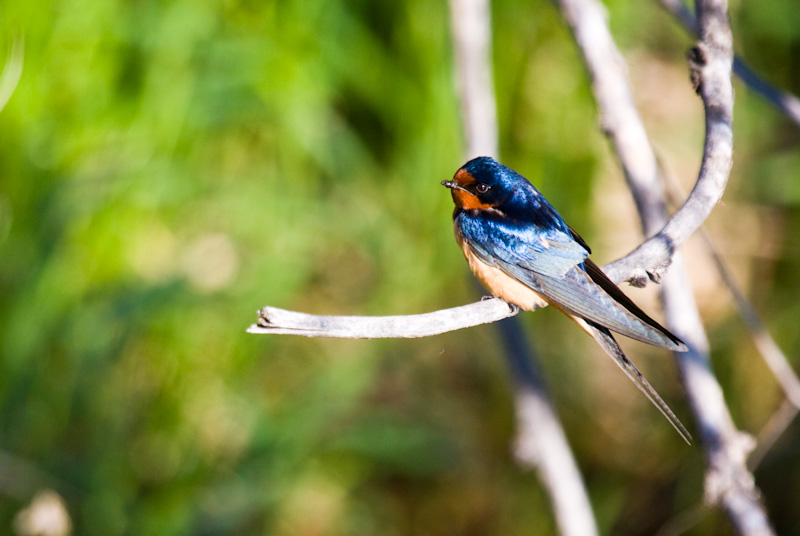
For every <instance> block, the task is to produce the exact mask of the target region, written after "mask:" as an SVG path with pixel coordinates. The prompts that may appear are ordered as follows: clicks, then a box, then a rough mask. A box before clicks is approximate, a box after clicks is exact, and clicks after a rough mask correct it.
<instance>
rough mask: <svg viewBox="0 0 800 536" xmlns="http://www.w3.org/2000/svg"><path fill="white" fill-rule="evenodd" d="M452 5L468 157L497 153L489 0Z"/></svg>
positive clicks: (459, 1)
mask: <svg viewBox="0 0 800 536" xmlns="http://www.w3.org/2000/svg"><path fill="white" fill-rule="evenodd" d="M449 4H450V27H451V33H452V36H453V45H454V47H455V55H456V75H457V79H458V93H459V95H460V96H461V99H460V100H461V121H462V123H463V131H464V134H465V137H466V141H467V158H474V157H476V156H496V155H497V152H498V151H497V107H496V106H495V98H494V83H493V82H492V62H491V56H490V52H491V46H490V45H491V11H490V9H489V0H450V2H449Z"/></svg>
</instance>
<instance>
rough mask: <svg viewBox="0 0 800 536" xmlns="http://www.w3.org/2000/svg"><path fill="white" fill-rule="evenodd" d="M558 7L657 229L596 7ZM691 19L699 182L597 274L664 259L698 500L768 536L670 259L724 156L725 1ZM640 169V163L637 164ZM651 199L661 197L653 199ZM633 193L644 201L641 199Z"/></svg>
mask: <svg viewBox="0 0 800 536" xmlns="http://www.w3.org/2000/svg"><path fill="white" fill-rule="evenodd" d="M558 3H559V5H560V6H562V9H563V11H564V16H565V17H566V18H567V20H568V22H569V24H570V27H571V28H572V31H573V33H574V34H575V37H576V41H577V42H578V45H579V46H580V48H581V52H582V54H583V55H584V58H585V61H586V64H587V68H588V70H589V73H590V76H591V77H592V87H593V90H594V91H595V95H596V98H597V102H598V106H599V107H600V111H601V112H600V113H601V117H602V118H603V119H602V124H603V127H604V129H605V130H606V131H607V133H608V135H609V138H610V139H611V141H612V143H613V144H614V148H615V150H616V152H617V155H618V158H619V159H620V162H621V163H622V165H623V166H624V168H625V176H626V178H627V179H628V182H629V184H631V191H632V193H633V195H634V198H635V199H636V204H637V207H638V208H639V210H640V216H641V219H642V227H643V228H644V229H645V230H649V229H654V228H658V227H659V226H661V225H662V223H663V221H664V192H663V188H661V187H658V188H655V189H653V188H652V181H653V180H654V177H655V178H657V177H658V171H657V166H654V165H653V162H654V161H655V158H654V156H653V151H652V149H651V148H650V145H649V142H648V141H647V138H646V137H643V138H642V139H640V140H638V142H636V143H634V142H631V141H630V140H629V138H628V135H632V134H631V133H636V132H640V133H643V132H644V129H643V127H641V121H640V119H639V117H638V113H637V112H636V110H635V107H634V105H633V100H632V99H631V98H630V91H629V90H627V80H626V78H625V73H624V70H623V69H622V68H621V67H620V65H619V53H618V52H617V51H616V46H615V45H614V43H613V39H612V38H611V34H610V31H609V30H608V26H607V24H606V20H605V17H604V13H603V11H602V8H601V6H600V5H599V4H598V3H597V2H596V1H595V0H559V1H558ZM698 13H699V17H698V21H699V24H698V29H699V32H698V33H699V35H700V38H701V41H700V42H699V43H698V45H697V47H695V48H694V49H693V50H692V54H691V56H690V59H691V62H692V79H693V81H694V83H695V85H696V89H697V91H698V93H699V94H700V96H701V97H702V99H703V104H704V107H705V112H706V140H705V147H704V154H703V163H702V166H701V169H700V173H699V176H698V180H697V182H696V184H695V186H694V189H693V190H692V193H691V194H690V195H689V198H688V199H687V200H686V202H685V203H684V204H683V206H682V207H681V208H680V209H679V210H678V211H677V212H676V213H675V214H674V215H673V217H672V218H671V219H670V220H668V221H667V223H666V225H664V227H663V228H662V229H661V230H660V231H659V232H658V233H657V234H656V235H655V236H654V237H653V238H651V239H649V240H647V241H646V242H644V243H643V244H642V245H641V246H640V247H639V248H637V249H636V250H634V252H633V253H631V254H630V255H629V256H627V257H626V258H624V259H621V260H620V261H617V262H616V263H612V265H611V266H609V267H607V268H606V270H607V272H608V273H609V275H610V276H611V277H612V279H615V280H617V281H621V280H624V279H629V280H631V279H632V280H633V282H635V283H646V280H647V278H648V277H649V278H650V279H654V280H658V279H659V278H660V277H661V274H662V273H663V271H664V269H665V268H666V267H667V265H668V264H669V262H670V259H672V262H673V264H674V266H673V269H672V270H670V271H669V272H668V273H667V274H666V277H665V278H664V287H663V290H662V300H663V302H664V312H665V316H666V320H667V326H668V327H669V329H670V330H671V331H673V332H674V333H675V334H677V335H678V336H679V337H681V338H682V339H683V340H684V341H685V342H686V343H687V346H688V347H689V351H688V352H686V353H684V354H676V357H677V362H678V365H679V369H680V372H681V378H682V380H683V384H684V387H685V390H686V394H687V396H688V398H689V401H690V404H691V407H692V410H693V413H694V415H695V419H696V422H697V424H698V427H699V429H700V434H701V437H702V446H703V449H704V452H705V455H706V461H707V468H708V469H707V473H706V485H705V488H706V499H707V501H709V502H710V503H711V504H716V505H719V506H720V507H722V508H723V509H724V510H725V512H726V513H727V514H728V517H729V519H730V520H731V523H732V524H733V526H734V527H735V529H736V530H737V531H738V532H739V533H740V534H743V535H748V536H750V535H767V534H772V529H771V528H770V526H769V522H768V520H767V517H766V514H765V512H764V510H763V507H762V506H761V504H760V502H759V499H758V490H757V488H756V487H755V484H754V481H753V476H752V474H751V473H750V472H749V471H748V470H747V468H746V466H745V460H746V457H747V454H748V452H749V451H750V450H751V449H752V445H753V441H752V438H750V436H747V435H746V434H742V433H740V432H738V431H737V430H736V428H735V426H734V425H733V421H732V419H731V417H730V414H729V412H728V409H727V406H726V405H725V400H724V397H723V394H722V389H721V387H720V385H719V383H718V382H717V380H716V378H715V377H714V375H713V372H712V371H711V367H710V364H709V361H708V341H707V339H706V335H705V332H704V330H703V326H702V323H701V321H700V317H699V313H698V311H697V305H696V303H695V301H694V297H693V296H692V294H691V291H690V286H689V283H688V281H687V279H686V275H685V273H684V270H683V269H682V263H681V261H680V257H679V256H677V255H675V251H676V249H677V248H678V246H680V245H681V244H682V243H683V242H684V241H685V240H686V239H687V238H688V236H689V235H690V234H691V233H692V232H694V231H695V230H696V229H697V228H698V227H699V226H700V225H701V224H702V222H703V221H704V220H705V218H706V217H707V216H708V214H709V213H710V212H711V210H712V208H713V207H714V206H715V205H716V203H717V202H718V201H719V199H720V197H721V196H722V193H723V191H724V189H725V185H726V183H727V179H728V174H729V172H730V168H731V161H732V153H733V130H732V121H733V89H732V86H731V80H730V78H731V64H732V58H733V39H732V36H731V31H730V25H729V24H728V19H727V2H726V1H725V0H708V1H703V0H699V1H698ZM607 78H615V79H614V80H608V79H607ZM622 88H624V89H622ZM642 162H644V163H645V164H646V165H640V164H641V163H642ZM653 168H655V171H654V169H653ZM653 193H654V194H655V195H656V196H658V197H660V199H659V198H654V197H652V194H653ZM640 195H645V196H646V197H644V198H642V199H640V198H639V196H640Z"/></svg>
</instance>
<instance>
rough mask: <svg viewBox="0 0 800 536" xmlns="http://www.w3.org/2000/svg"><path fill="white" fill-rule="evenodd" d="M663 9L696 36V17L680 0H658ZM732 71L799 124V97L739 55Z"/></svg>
mask: <svg viewBox="0 0 800 536" xmlns="http://www.w3.org/2000/svg"><path fill="white" fill-rule="evenodd" d="M658 2H659V3H660V4H661V6H662V7H664V9H666V10H667V11H669V12H670V13H672V15H674V16H675V18H677V19H678V20H679V21H681V24H682V25H683V27H684V28H685V29H686V31H688V32H689V33H691V34H692V35H693V36H695V37H696V36H697V18H696V17H695V16H694V13H692V12H691V10H690V9H689V8H688V7H687V6H686V4H684V3H683V2H682V1H681V0H658ZM733 72H734V73H735V74H736V76H738V77H739V78H740V79H741V80H742V82H744V83H745V84H746V85H747V86H748V87H750V88H751V89H753V91H755V92H756V93H758V94H760V95H761V96H762V97H764V98H765V99H766V100H767V102H769V103H770V104H772V105H773V106H774V107H775V108H777V109H778V110H780V111H781V112H783V113H784V114H785V115H786V117H788V118H789V119H791V120H792V121H794V122H795V123H797V124H798V125H800V99H798V98H797V97H796V96H794V95H792V94H791V93H788V92H786V91H781V90H779V89H776V88H774V87H773V86H772V85H770V84H769V82H767V81H766V80H764V79H763V78H761V77H760V76H759V75H758V74H756V73H755V71H753V70H752V69H751V68H750V67H749V66H748V65H747V64H746V63H745V61H744V60H743V59H742V58H740V57H739V56H734V57H733Z"/></svg>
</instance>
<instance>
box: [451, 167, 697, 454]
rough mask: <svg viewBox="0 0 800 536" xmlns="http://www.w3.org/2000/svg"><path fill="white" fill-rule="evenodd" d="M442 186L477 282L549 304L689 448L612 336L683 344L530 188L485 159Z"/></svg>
mask: <svg viewBox="0 0 800 536" xmlns="http://www.w3.org/2000/svg"><path fill="white" fill-rule="evenodd" d="M442 185H444V186H446V187H448V188H450V191H451V194H452V196H453V202H454V203H455V206H456V207H455V210H454V211H453V227H454V231H455V235H456V241H457V242H458V244H459V246H461V249H462V251H463V252H464V256H465V257H466V258H467V262H469V267H470V268H471V269H472V272H473V273H474V274H475V276H476V277H477V278H478V279H479V280H480V281H481V283H483V285H484V286H485V287H486V288H487V289H488V290H489V291H490V292H491V293H492V294H493V295H494V296H496V297H498V298H501V299H502V300H504V301H506V302H509V303H512V304H514V305H516V306H518V307H520V308H521V309H523V310H527V311H530V310H532V309H536V308H539V307H543V306H545V305H552V306H553V307H555V308H557V309H559V310H561V311H562V312H563V313H565V314H566V315H567V316H569V317H570V318H572V319H573V320H574V321H575V322H577V323H578V325H579V326H581V327H582V328H583V329H584V330H585V331H586V332H587V333H588V334H589V335H591V336H592V337H593V338H594V339H595V341H597V342H598V343H599V344H600V346H601V347H602V348H603V350H605V351H606V353H608V355H610V356H611V358H612V359H613V360H614V361H615V362H616V363H617V365H619V367H620V368H621V369H622V370H623V371H624V372H625V374H626V375H627V376H628V377H629V378H630V379H631V381H633V382H634V383H635V384H636V386H637V387H638V388H639V389H640V390H641V391H642V392H643V393H644V394H645V396H647V398H648V399H649V400H650V402H652V403H653V405H655V406H656V407H657V408H658V409H659V411H661V413H662V414H663V415H664V417H666V418H667V420H668V421H669V422H670V424H672V426H673V427H674V428H675V430H677V432H678V433H679V434H680V435H681V437H683V439H684V440H685V441H686V442H687V443H690V441H691V435H690V434H689V432H688V431H687V430H686V428H685V427H684V426H683V424H681V422H680V421H679V420H678V418H677V417H676V416H675V414H674V413H673V412H672V410H671V409H670V408H669V406H667V404H666V402H664V400H662V398H661V397H660V396H659V395H658V393H657V392H656V391H655V389H653V387H652V386H651V385H650V383H649V382H648V381H647V380H646V379H645V377H644V376H643V375H642V373H641V372H639V369H637V368H636V365H634V364H633V362H632V361H631V360H630V359H628V357H627V356H626V355H625V354H624V353H623V352H622V349H621V348H620V347H619V344H617V341H616V340H614V337H613V336H612V334H611V332H612V331H614V332H616V333H619V334H621V335H625V336H626V337H630V338H632V339H636V340H637V341H642V342H645V343H648V344H652V345H655V346H661V347H664V348H668V349H670V350H673V351H676V352H685V351H686V350H687V348H686V345H685V344H684V343H683V341H681V340H680V339H679V338H678V337H676V336H675V335H673V334H672V333H670V332H669V331H667V329H666V328H664V327H662V326H661V325H660V324H659V323H658V322H656V321H655V320H653V319H652V318H650V317H649V316H647V315H646V314H645V313H644V311H642V310H641V309H639V307H637V306H636V304H634V303H633V302H632V301H631V300H630V298H628V297H627V296H626V295H625V294H624V293H623V292H622V291H621V290H620V289H619V288H618V287H617V286H616V285H615V284H614V283H613V282H612V281H611V280H610V279H609V278H608V276H606V275H605V274H604V273H603V272H602V270H600V268H599V267H598V266H597V265H596V264H595V263H594V262H592V260H591V259H589V253H591V250H590V249H589V246H588V245H586V242H584V241H583V239H582V238H581V237H580V236H579V235H578V233H576V232H575V231H573V230H572V229H571V228H570V227H569V226H568V225H567V224H566V223H565V222H564V220H563V219H562V218H561V216H560V215H559V214H558V212H556V210H555V209H554V208H553V206H552V205H551V204H550V203H549V202H548V201H547V199H545V198H544V196H542V194H541V193H539V191H538V190H537V189H536V188H535V187H534V186H533V184H531V183H530V182H529V181H528V179H526V178H525V177H523V176H522V175H520V174H519V173H517V172H516V171H514V170H512V169H510V168H507V167H506V166H504V165H502V164H500V163H499V162H497V161H495V160H493V159H492V158H489V157H485V156H484V157H479V158H475V159H473V160H470V161H469V162H467V163H466V164H465V165H464V166H463V167H462V168H461V169H459V170H458V171H457V172H456V174H455V176H454V177H453V180H449V181H442Z"/></svg>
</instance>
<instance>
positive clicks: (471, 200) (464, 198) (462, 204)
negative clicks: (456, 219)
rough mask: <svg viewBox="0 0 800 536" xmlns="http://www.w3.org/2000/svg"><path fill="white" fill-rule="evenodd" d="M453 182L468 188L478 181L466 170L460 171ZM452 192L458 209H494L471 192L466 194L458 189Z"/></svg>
mask: <svg viewBox="0 0 800 536" xmlns="http://www.w3.org/2000/svg"><path fill="white" fill-rule="evenodd" d="M453 182H455V183H456V184H458V185H459V186H461V187H462V188H466V187H468V186H469V185H471V184H475V183H476V182H477V181H476V180H475V177H473V176H472V174H471V173H470V172H469V171H467V170H466V169H459V170H458V171H456V174H455V176H454V177H453ZM451 192H452V194H453V202H454V203H455V204H456V206H457V207H459V208H462V209H464V210H471V209H488V208H492V205H490V204H488V203H484V202H482V201H481V200H480V199H478V197H477V196H475V195H473V194H472V193H470V192H465V191H464V190H459V189H457V188H453V189H452V190H451Z"/></svg>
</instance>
